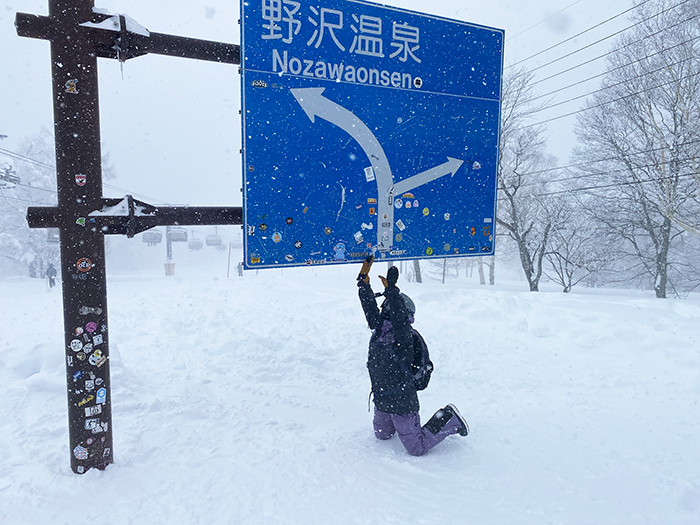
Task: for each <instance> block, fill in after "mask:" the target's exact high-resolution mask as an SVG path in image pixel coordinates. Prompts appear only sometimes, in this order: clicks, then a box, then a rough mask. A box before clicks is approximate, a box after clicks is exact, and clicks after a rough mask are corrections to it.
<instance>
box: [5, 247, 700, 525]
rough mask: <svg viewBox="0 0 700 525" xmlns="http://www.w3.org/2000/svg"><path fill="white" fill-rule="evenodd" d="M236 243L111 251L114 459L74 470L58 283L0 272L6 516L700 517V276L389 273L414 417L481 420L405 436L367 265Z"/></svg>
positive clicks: (254, 520) (91, 519)
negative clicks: (372, 388)
mask: <svg viewBox="0 0 700 525" xmlns="http://www.w3.org/2000/svg"><path fill="white" fill-rule="evenodd" d="M234 255H235V257H234V259H233V260H235V261H237V260H240V253H238V254H234ZM226 256H227V254H226V253H212V254H211V256H209V257H208V262H207V264H206V265H204V266H196V265H194V264H191V265H186V264H179V266H178V267H177V268H176V275H175V276H174V277H165V276H163V275H162V274H163V269H162V265H159V266H149V267H144V268H143V269H142V270H141V271H139V272H119V271H116V270H114V269H112V267H113V266H114V265H110V267H109V268H110V277H109V285H108V297H109V310H110V332H111V354H112V357H111V360H112V362H111V368H112V400H113V429H114V440H115V444H114V453H115V463H114V465H112V466H110V467H109V468H108V469H107V470H106V471H102V472H101V471H97V470H91V471H89V472H88V473H86V474H85V475H82V476H79V475H76V474H73V473H72V471H71V470H70V467H69V454H70V452H69V447H68V430H67V409H66V385H65V375H64V374H65V370H64V365H63V363H64V357H63V355H64V353H63V335H62V333H63V332H62V331H63V328H62V317H61V316H62V309H61V297H60V293H59V290H57V289H55V290H53V291H48V290H47V289H46V287H45V284H44V283H43V282H42V281H40V280H30V279H24V278H16V279H9V278H5V279H4V280H0V313H1V315H0V523H2V524H8V525H14V524H23V525H24V524H42V525H44V524H52V525H54V524H64V523H65V524H68V523H71V524H72V523H77V522H81V523H97V522H99V523H108V524H132V523H133V524H146V523H147V524H161V523H163V524H178V525H179V524H188V525H189V524H199V523H202V524H229V523H232V524H256V525H257V524H304V525H314V524H324V525H325V524H329V523H333V524H362V525H365V524H393V523H397V524H402V525H406V524H431V525H433V524H435V523H470V524H494V525H502V524H521V523H522V524H542V523H557V524H596V525H598V524H625V525H629V524H641V523H645V524H664V525H670V524H697V523H700V446H698V444H699V443H700V406H699V405H698V399H700V372H699V371H700V359H699V358H698V351H699V350H698V349H699V345H698V319H700V299H699V298H698V297H690V298H688V299H686V300H674V299H669V300H657V299H654V298H653V297H651V296H650V295H648V294H643V293H641V292H626V291H616V290H596V291H592V290H586V289H583V288H580V289H579V288H576V289H574V292H572V293H571V294H568V295H565V294H562V293H560V292H559V291H557V290H556V289H554V288H552V289H547V290H545V291H543V292H541V293H530V292H527V291H526V286H525V285H524V284H523V283H522V282H520V283H519V282H511V283H505V284H500V285H498V286H496V287H485V286H479V285H478V282H477V281H476V280H469V279H465V278H461V279H459V280H453V281H450V282H449V284H448V285H442V284H440V283H438V282H434V281H432V282H427V283H424V284H416V283H407V282H403V281H402V280H400V281H399V285H400V286H401V287H402V290H403V291H405V292H407V293H408V294H409V295H411V297H412V298H413V299H414V301H415V302H416V305H417V308H418V312H417V321H416V327H417V328H418V329H419V330H420V331H421V332H422V333H423V335H424V336H425V338H426V340H427V342H428V345H429V347H430V350H431V356H432V359H433V361H434V362H435V366H436V371H435V373H434V374H433V379H432V382H431V385H430V387H429V388H428V390H427V391H426V392H424V393H423V394H422V395H421V405H422V416H423V419H424V420H427V418H428V417H430V415H431V414H432V413H433V412H434V411H435V410H436V409H438V408H440V407H442V406H444V405H445V404H446V403H448V402H453V403H455V404H456V405H457V406H458V407H459V408H460V409H461V411H462V413H463V414H464V415H465V416H466V417H467V419H468V420H469V423H470V425H471V429H472V433H471V434H470V436H468V437H467V438H462V437H459V436H453V437H450V438H448V439H447V440H446V441H445V442H444V443H442V444H441V445H440V446H438V447H437V448H435V449H434V450H432V451H431V452H429V453H428V454H427V455H425V456H423V457H418V458H416V457H411V456H409V455H408V454H406V453H405V451H404V450H403V448H402V446H401V443H400V442H399V441H398V439H397V438H393V439H392V440H390V441H389V442H378V441H377V440H375V438H374V437H373V434H372V431H371V415H370V414H369V413H368V410H367V396H368V393H369V381H368V379H367V375H366V369H365V358H366V348H367V341H368V338H369V335H370V334H369V331H368V329H367V328H366V324H365V321H364V318H363V315H362V312H361V309H360V306H359V302H358V300H357V294H356V286H355V282H354V277H355V275H356V273H357V270H358V267H357V266H338V267H333V268H303V269H285V270H268V271H260V272H259V273H257V274H256V272H247V273H246V274H245V275H244V276H243V277H238V276H237V275H236V274H235V271H232V276H231V277H230V278H228V279H227V278H226ZM188 257H189V256H188ZM183 258H184V256H183ZM188 260H189V259H188ZM192 260H194V259H192ZM377 266H379V267H377ZM385 269H386V266H385V265H383V264H382V265H375V269H373V271H372V274H373V285H375V286H376V285H379V281H378V279H377V278H376V275H377V274H378V273H380V271H381V273H383V270H385Z"/></svg>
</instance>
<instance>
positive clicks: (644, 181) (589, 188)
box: [534, 173, 695, 197]
mask: <svg viewBox="0 0 700 525" xmlns="http://www.w3.org/2000/svg"><path fill="white" fill-rule="evenodd" d="M693 176H695V174H693V173H685V174H680V175H672V176H669V177H658V178H654V179H645V180H634V181H625V182H615V183H611V184H605V185H603V186H588V187H584V188H570V189H567V190H557V191H551V192H548V193H538V194H537V195H534V197H547V196H550V195H559V194H562V193H578V192H581V191H589V190H603V189H607V188H615V187H622V186H634V185H636V184H646V183H648V182H660V181H664V180H672V179H675V178H679V179H680V178H685V177H693Z"/></svg>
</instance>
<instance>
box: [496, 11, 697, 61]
mask: <svg viewBox="0 0 700 525" xmlns="http://www.w3.org/2000/svg"><path fill="white" fill-rule="evenodd" d="M650 1H651V0H644V2H641V3H640V4H637V5H635V6H632V7H630V8H629V9H626V10H624V11H623V12H621V13H618V14H617V15H615V16H613V17H611V18H608V19H607V20H604V21H602V22H600V23H598V24H596V25H594V26H592V27H589V28H588V29H586V30H584V31H581V32H580V33H577V34H575V35H574V36H571V37H569V38H567V39H565V40H562V41H561V42H558V43H556V44H554V45H553V46H550V47H548V48H547V49H543V50H542V51H538V52H537V53H535V54H534V55H530V56H528V57H526V58H523V59H522V60H519V61H518V62H515V63H514V64H511V65H510V66H508V67H507V68H506V69H509V68H511V67H515V66H517V65H518V64H522V63H523V62H527V61H528V60H530V59H532V58H535V57H537V56H540V55H541V54H543V53H546V52H547V51H551V50H552V49H555V48H557V47H559V46H560V45H562V44H565V43H567V42H569V41H571V40H573V39H575V38H578V37H580V36H581V35H584V34H586V33H588V32H589V31H592V30H593V29H596V28H598V27H600V26H602V25H605V24H607V23H608V22H610V21H612V20H615V19H616V18H619V17H621V16H622V15H624V14H626V13H629V12H630V11H633V10H634V9H637V8H638V7H641V6H643V5H644V4H647V3H649V2H650ZM687 1H688V0H684V1H683V2H681V3H685V2H687ZM679 5H680V4H679ZM659 14H660V13H659ZM635 25H637V24H635ZM630 27H634V26H630ZM627 29H629V28H627ZM625 30H626V29H624V30H623V31H625ZM614 34H617V33H614ZM611 36H612V35H611ZM606 38H610V37H606ZM587 47H589V46H587ZM583 49H585V48H583ZM566 56H568V55H566ZM562 58H563V57H562ZM546 65H548V64H546ZM537 69H539V68H537Z"/></svg>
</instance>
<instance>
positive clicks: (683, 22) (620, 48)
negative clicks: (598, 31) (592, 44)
mask: <svg viewBox="0 0 700 525" xmlns="http://www.w3.org/2000/svg"><path fill="white" fill-rule="evenodd" d="M699 16H700V15H694V16H691V17H690V18H686V19H684V20H681V21H679V22H676V23H675V24H673V25H670V26H666V27H664V28H662V29H660V30H658V31H656V32H654V33H649V34H647V35H645V36H644V37H642V38H640V39H639V40H634V41H632V42H628V43H626V44H625V45H623V46H622V47H619V48H614V49H611V50H610V51H607V52H605V53H603V54H602V55H598V56H597V57H595V58H591V59H589V60H586V61H585V62H581V63H580V64H577V65H575V66H571V67H569V68H567V69H564V70H562V71H559V72H558V73H554V74H553V75H550V76H548V77H545V78H542V79H540V80H537V81H536V82H533V83H532V84H530V86H535V85H537V84H541V83H542V82H546V81H547V80H551V79H552V78H555V77H558V76H560V75H563V74H564V73H569V72H571V71H573V70H574V69H578V68H579V67H582V66H585V65H588V64H590V63H591V62H595V61H596V60H600V59H601V58H605V57H607V56H609V55H612V54H613V53H617V52H619V51H621V50H623V49H627V48H628V47H630V46H632V45H634V44H638V43H639V42H641V41H643V40H647V39H649V38H651V37H653V36H656V35H658V34H659V33H663V32H667V31H669V30H671V29H673V28H674V27H677V26H679V25H682V24H685V23H687V22H691V21H692V20H695V19H696V18H698V17H699ZM696 39H697V37H696V38H693V39H690V40H685V41H683V42H681V43H680V44H676V45H675V46H672V47H669V48H667V49H666V50H671V49H673V48H675V47H677V46H679V45H683V44H686V43H688V42H692V41H694V40H696ZM666 50H661V51H659V52H658V53H654V54H651V55H648V56H649V57H652V56H656V55H657V54H659V53H663V52H665V51H666ZM620 67H624V66H619V67H618V68H614V69H612V70H610V71H616V70H617V69H619V68H620ZM602 74H605V73H602ZM596 76H601V75H596ZM592 78H596V77H592Z"/></svg>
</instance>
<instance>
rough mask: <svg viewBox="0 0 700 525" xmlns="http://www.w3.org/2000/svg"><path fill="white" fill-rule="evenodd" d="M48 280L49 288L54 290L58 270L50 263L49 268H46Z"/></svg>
mask: <svg viewBox="0 0 700 525" xmlns="http://www.w3.org/2000/svg"><path fill="white" fill-rule="evenodd" d="M46 278H47V279H48V280H49V288H53V287H54V285H55V284H56V268H54V267H53V264H52V263H49V267H48V268H46Z"/></svg>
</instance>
